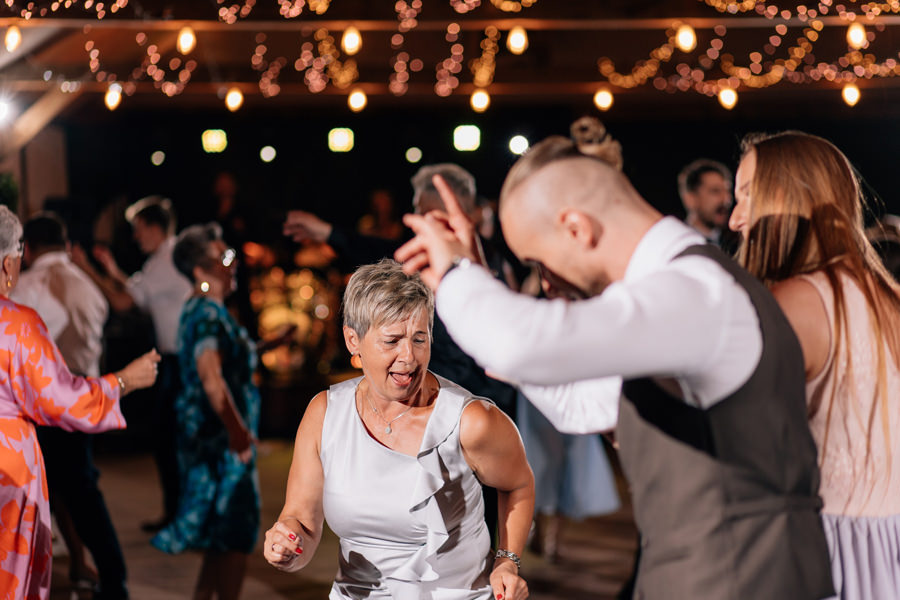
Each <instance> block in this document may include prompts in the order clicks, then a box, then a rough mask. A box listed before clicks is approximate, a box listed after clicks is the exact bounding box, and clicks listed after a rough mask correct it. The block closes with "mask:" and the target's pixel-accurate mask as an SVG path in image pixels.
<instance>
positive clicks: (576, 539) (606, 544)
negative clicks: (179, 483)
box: [51, 441, 636, 600]
mask: <svg viewBox="0 0 900 600" xmlns="http://www.w3.org/2000/svg"><path fill="white" fill-rule="evenodd" d="M290 458H291V447H290V444H289V443H287V442H282V441H268V442H263V443H261V445H260V459H259V476H260V484H261V488H262V497H263V511H262V523H263V530H265V529H266V528H268V527H269V526H270V525H271V523H272V522H273V521H274V519H275V517H276V515H277V514H278V512H279V511H280V510H281V503H282V501H283V499H284V486H285V481H286V479H287V471H288V467H289V465H290ZM97 464H98V466H99V468H100V470H101V473H102V475H101V479H100V484H101V488H102V489H103V493H104V495H105V496H106V501H107V504H108V506H109V509H110V512H111V514H112V518H113V522H114V523H115V525H116V528H117V530H118V533H119V539H120V542H121V544H122V549H123V551H124V553H125V559H126V561H127V564H128V584H129V589H130V591H131V597H132V598H133V599H134V600H145V599H146V600H170V599H176V598H190V596H191V591H192V589H193V585H194V580H195V578H196V575H197V572H198V570H199V567H200V555H199V554H196V553H185V554H182V555H178V556H170V555H167V554H164V553H162V552H159V551H158V550H156V549H155V548H153V547H152V546H150V544H149V543H148V540H149V537H150V536H149V535H148V534H145V533H143V532H142V531H141V530H140V527H139V523H140V522H141V521H144V520H147V519H150V518H153V517H155V516H157V514H158V511H159V507H160V492H159V487H158V485H157V477H156V470H155V467H154V465H153V461H152V460H151V458H150V457H149V455H143V454H140V455H133V454H132V455H108V454H107V455H101V456H99V457H98V458H97ZM618 479H619V487H620V495H621V496H622V500H623V508H622V509H620V510H619V511H618V512H616V513H613V514H611V515H607V516H604V517H597V518H592V519H588V520H586V521H583V522H580V523H573V522H567V523H566V524H565V525H564V527H563V533H562V545H561V551H560V553H561V560H560V561H559V562H558V563H556V564H549V563H547V562H546V561H544V560H543V559H541V558H540V557H539V556H536V555H533V554H530V553H526V555H525V556H524V557H523V568H522V573H523V576H524V577H525V578H526V580H527V581H528V585H529V587H530V589H531V598H533V599H535V600H549V599H551V598H553V599H555V598H565V599H567V600H582V599H584V600H586V599H588V598H590V599H592V600H599V599H604V598H613V597H614V596H615V593H616V591H617V590H618V589H619V587H620V586H621V584H622V582H623V581H624V580H625V579H626V577H627V576H628V574H629V573H630V572H631V563H632V558H633V555H634V549H635V544H636V533H635V529H634V525H633V524H632V520H631V506H630V504H629V502H628V497H627V494H625V493H624V489H623V487H624V486H623V485H622V479H621V477H619V478H618ZM260 539H262V535H260ZM259 547H260V544H257V552H256V553H254V554H253V556H251V558H250V564H249V572H248V575H247V579H246V581H245V584H244V590H243V594H242V598H243V599H245V600H255V599H260V600H262V599H265V600H281V599H285V600H287V599H291V600H304V599H313V598H315V599H323V598H326V597H327V596H328V590H329V588H330V587H331V580H332V577H333V576H334V573H335V571H336V568H337V554H338V546H337V539H336V538H335V537H334V535H332V534H331V533H330V532H328V533H327V534H326V536H325V538H324V539H323V543H322V545H321V546H320V548H319V550H318V552H317V554H316V556H315V557H314V558H313V560H312V562H311V563H310V564H309V566H308V567H306V568H305V569H304V570H303V571H301V572H300V573H296V574H285V573H281V572H279V571H277V570H275V569H273V568H272V567H270V566H269V565H268V564H267V563H266V562H265V560H264V559H263V558H262V552H261V551H260V550H259ZM84 597H85V598H88V597H89V596H84ZM51 598H52V599H53V600H69V599H70V598H72V592H71V590H70V587H69V583H68V557H67V556H65V555H60V556H56V557H55V558H54V566H53V590H52V593H51Z"/></svg>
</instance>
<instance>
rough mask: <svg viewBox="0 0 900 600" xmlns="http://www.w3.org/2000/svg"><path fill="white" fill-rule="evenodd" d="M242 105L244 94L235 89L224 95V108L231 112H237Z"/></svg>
mask: <svg viewBox="0 0 900 600" xmlns="http://www.w3.org/2000/svg"><path fill="white" fill-rule="evenodd" d="M243 104H244V94H243V92H241V90H239V89H238V88H236V87H233V88H231V89H229V90H228V93H227V94H225V107H226V108H227V109H228V110H230V111H231V112H235V111H237V110H238V109H239V108H240V107H241V106H242V105H243Z"/></svg>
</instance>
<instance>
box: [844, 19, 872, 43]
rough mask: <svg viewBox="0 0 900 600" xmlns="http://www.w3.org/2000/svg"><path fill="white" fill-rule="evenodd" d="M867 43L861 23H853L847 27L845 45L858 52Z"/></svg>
mask: <svg viewBox="0 0 900 600" xmlns="http://www.w3.org/2000/svg"><path fill="white" fill-rule="evenodd" d="M866 43H868V40H867V39H866V28H865V27H864V26H863V24H862V23H857V22H853V23H850V25H849V26H848V27H847V45H848V46H850V47H851V48H853V49H854V50H859V49H860V48H862V47H863V46H865V45H866Z"/></svg>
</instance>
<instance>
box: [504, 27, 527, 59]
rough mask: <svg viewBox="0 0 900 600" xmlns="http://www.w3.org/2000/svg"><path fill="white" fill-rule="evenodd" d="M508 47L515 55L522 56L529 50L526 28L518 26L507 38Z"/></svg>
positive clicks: (510, 31)
mask: <svg viewBox="0 0 900 600" xmlns="http://www.w3.org/2000/svg"><path fill="white" fill-rule="evenodd" d="M506 47H507V48H509V51H510V52H512V53H513V54H522V53H523V52H525V50H527V49H528V32H527V31H525V28H524V27H520V26H518V25H516V26H515V27H513V28H512V29H510V30H509V35H507V36H506Z"/></svg>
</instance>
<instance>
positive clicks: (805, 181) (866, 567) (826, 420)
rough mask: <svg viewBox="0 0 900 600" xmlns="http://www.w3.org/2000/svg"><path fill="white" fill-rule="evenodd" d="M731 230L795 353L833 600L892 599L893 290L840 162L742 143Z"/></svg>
mask: <svg viewBox="0 0 900 600" xmlns="http://www.w3.org/2000/svg"><path fill="white" fill-rule="evenodd" d="M735 187H736V190H737V193H736V197H737V206H736V207H735V210H734V213H733V214H732V216H731V221H730V226H731V228H732V229H733V230H735V231H738V232H740V233H741V236H742V238H743V240H742V243H741V246H740V248H739V251H738V260H739V261H740V263H741V264H742V265H743V266H744V268H746V269H747V270H748V271H750V273H752V274H753V275H755V276H756V277H758V278H759V279H760V280H762V281H763V282H764V283H765V284H766V285H767V286H768V287H769V288H770V289H771V290H772V293H773V294H774V295H775V298H776V299H777V300H778V302H779V304H780V305H781V308H782V309H783V310H784V312H785V314H786V315H787V318H788V320H789V321H790V322H791V324H792V325H793V327H794V331H796V332H797V336H798V338H799V339H800V346H801V347H802V348H803V358H804V367H805V371H806V393H807V401H808V407H809V408H808V415H809V425H810V428H811V429H812V434H813V438H814V439H815V441H816V445H817V446H818V448H819V464H820V468H821V470H822V487H821V492H822V498H823V500H824V503H825V505H824V508H823V511H822V512H823V514H822V519H823V521H824V523H825V533H826V535H827V537H828V546H829V549H830V551H831V565H832V573H833V575H834V583H835V587H836V588H837V592H838V597H839V598H841V599H842V600H844V599H846V600H863V599H865V598H892V597H897V594H898V593H900V285H898V284H897V282H896V281H895V280H894V278H893V277H892V276H891V274H890V272H889V271H888V270H887V268H885V265H884V263H883V262H882V260H881V258H880V257H879V255H878V252H877V251H876V250H875V248H874V247H873V246H872V244H871V243H870V242H869V240H868V239H867V237H866V231H865V229H864V227H863V213H864V206H865V205H864V201H863V197H862V193H861V191H860V185H859V181H858V178H857V175H856V172H855V171H854V169H853V166H852V165H851V164H850V161H849V160H848V159H847V157H846V156H844V154H843V153H841V151H840V150H838V149H837V148H836V147H835V146H834V145H833V144H832V143H831V142H829V141H827V140H824V139H822V138H820V137H816V136H813V135H809V134H806V133H802V132H799V131H786V132H783V133H779V134H776V135H755V136H749V137H747V138H746V139H745V140H744V143H743V157H742V159H741V163H740V166H739V167H738V172H737V184H736V186H735Z"/></svg>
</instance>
